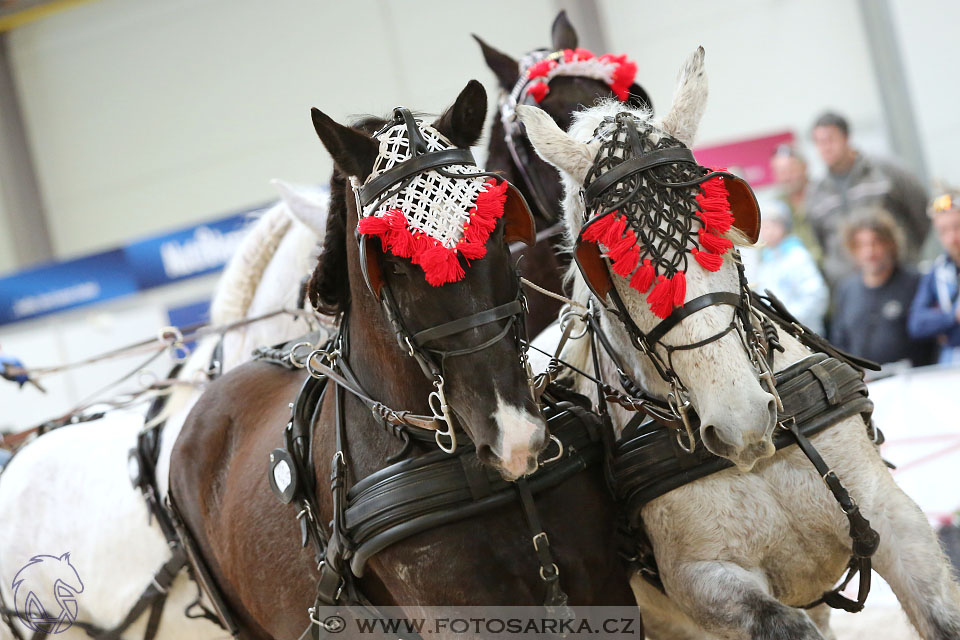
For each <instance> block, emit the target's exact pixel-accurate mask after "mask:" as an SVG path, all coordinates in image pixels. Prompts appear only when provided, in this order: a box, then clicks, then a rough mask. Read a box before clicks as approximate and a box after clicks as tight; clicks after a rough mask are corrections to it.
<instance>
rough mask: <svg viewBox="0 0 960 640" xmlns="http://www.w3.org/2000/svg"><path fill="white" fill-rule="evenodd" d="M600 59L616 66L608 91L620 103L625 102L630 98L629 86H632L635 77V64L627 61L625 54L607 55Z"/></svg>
mask: <svg viewBox="0 0 960 640" xmlns="http://www.w3.org/2000/svg"><path fill="white" fill-rule="evenodd" d="M600 59H601V60H602V61H604V62H610V63H613V64H614V65H616V66H615V67H614V70H613V77H612V78H611V81H610V90H611V91H613V93H614V95H616V96H617V99H618V100H620V102H626V101H627V98H629V97H630V85H632V84H633V79H634V78H635V77H636V75H637V63H635V62H634V61H633V60H629V59H627V56H626V55H625V54H624V55H619V56H615V55H611V54H609V53H608V54H605V55H602V56H600Z"/></svg>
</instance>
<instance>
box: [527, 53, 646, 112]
mask: <svg viewBox="0 0 960 640" xmlns="http://www.w3.org/2000/svg"><path fill="white" fill-rule="evenodd" d="M636 75H637V63H635V62H634V61H633V60H630V59H629V58H627V56H626V55H625V54H621V55H613V54H610V53H605V54H603V55H602V56H597V55H594V53H593V52H592V51H589V50H587V49H562V50H560V51H554V52H552V53H549V54H545V53H544V52H542V51H537V52H534V53H533V54H531V56H528V57H527V58H526V59H524V60H523V61H521V69H520V81H519V82H518V83H517V85H516V86H515V87H514V89H513V91H512V93H511V98H512V100H513V102H514V103H515V104H522V103H523V102H524V100H525V98H526V97H527V96H530V97H531V98H533V100H534V101H535V102H537V103H538V104H539V103H540V101H542V100H543V99H544V98H545V97H546V95H547V94H548V93H549V92H550V86H549V84H550V81H551V80H553V79H554V78H556V77H557V76H577V77H582V78H594V79H595V80H600V81H601V82H605V83H606V84H607V85H608V86H609V87H610V90H611V91H613V93H614V95H616V96H617V99H619V100H620V101H621V102H626V100H627V98H628V97H630V86H631V85H632V84H633V80H634V77H636Z"/></svg>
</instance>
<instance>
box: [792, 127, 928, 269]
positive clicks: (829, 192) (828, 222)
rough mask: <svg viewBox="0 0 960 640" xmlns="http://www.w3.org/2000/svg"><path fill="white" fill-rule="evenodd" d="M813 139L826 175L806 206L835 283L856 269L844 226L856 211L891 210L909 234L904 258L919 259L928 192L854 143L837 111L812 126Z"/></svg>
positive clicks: (825, 266)
mask: <svg viewBox="0 0 960 640" xmlns="http://www.w3.org/2000/svg"><path fill="white" fill-rule="evenodd" d="M813 141H814V143H815V144H816V146H817V151H818V152H819V154H820V157H821V158H822V159H823V161H824V163H825V164H826V165H827V169H828V171H827V175H826V176H825V177H824V178H823V179H821V180H820V181H818V182H814V183H812V184H811V185H810V187H809V188H808V190H807V199H806V211H807V218H808V220H809V221H810V224H811V226H813V230H814V232H815V233H816V235H817V240H819V242H820V245H821V246H822V247H823V261H822V267H823V270H824V274H825V275H826V277H827V281H828V282H829V283H830V284H831V285H836V284H837V283H838V282H839V281H840V280H841V279H842V278H843V277H844V276H846V275H847V274H848V273H850V271H851V270H852V268H853V264H852V262H851V260H850V256H849V255H848V254H847V252H846V250H845V247H844V246H843V240H842V231H843V228H844V226H845V225H846V223H847V222H848V221H849V219H850V215H851V213H852V212H853V211H855V210H858V209H866V208H875V207H879V208H882V209H884V210H886V211H889V212H890V214H891V215H893V219H894V220H895V221H896V222H897V224H898V225H900V227H901V228H902V229H903V232H904V234H905V236H906V238H905V240H906V244H905V245H904V252H903V253H902V254H901V260H902V261H903V262H904V263H906V264H913V263H915V262H916V260H917V257H918V255H919V253H920V248H921V247H922V246H923V241H924V239H925V238H926V237H927V232H928V231H929V230H930V220H929V218H928V217H927V215H926V209H927V194H926V190H925V189H924V188H923V185H922V184H921V183H920V181H919V180H917V179H916V178H915V177H914V176H912V175H910V174H909V173H907V172H906V171H904V170H903V169H900V168H899V167H896V166H894V165H892V164H889V163H886V162H882V161H880V160H877V159H874V158H868V157H866V156H864V155H863V154H862V153H860V152H859V151H857V150H856V149H854V148H853V147H851V146H850V126H849V125H848V124H847V121H846V120H845V119H844V118H843V117H842V116H839V115H837V114H834V113H825V114H823V115H822V116H820V117H819V118H817V120H816V122H815V123H814V125H813Z"/></svg>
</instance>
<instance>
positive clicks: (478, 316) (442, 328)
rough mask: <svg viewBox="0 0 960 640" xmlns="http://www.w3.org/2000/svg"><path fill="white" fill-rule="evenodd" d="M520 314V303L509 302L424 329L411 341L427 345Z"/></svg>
mask: <svg viewBox="0 0 960 640" xmlns="http://www.w3.org/2000/svg"><path fill="white" fill-rule="evenodd" d="M521 313H523V305H522V304H521V303H520V301H519V300H511V301H510V302H508V303H506V304H501V305H500V306H497V307H493V308H492V309H487V310H486V311H481V312H479V313H475V314H473V315H470V316H467V317H465V318H458V319H456V320H451V321H450V322H445V323H443V324H441V325H437V326H436V327H431V328H430V329H424V330H423V331H420V332H419V333H415V334H413V337H412V341H413V342H414V344H418V345H423V344H427V343H429V342H433V341H435V340H439V339H441V338H446V337H448V336H452V335H456V334H458V333H463V332H464V331H467V330H468V329H474V328H476V327H482V326H483V325H487V324H490V323H492V322H496V321H498V320H503V319H504V318H509V317H511V316H515V315H518V314H521Z"/></svg>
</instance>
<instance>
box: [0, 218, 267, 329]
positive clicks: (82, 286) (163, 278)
mask: <svg viewBox="0 0 960 640" xmlns="http://www.w3.org/2000/svg"><path fill="white" fill-rule="evenodd" d="M259 209H260V207H258V208H256V209H251V210H249V211H244V212H242V213H237V214H233V215H230V216H227V217H225V218H221V219H220V220H216V221H214V222H208V223H206V224H201V225H197V226H194V227H189V228H186V229H180V230H178V231H173V232H171V233H166V234H163V235H160V236H156V237H153V238H147V239H144V240H138V241H135V242H131V243H130V244H128V245H127V246H125V247H123V248H122V249H113V250H111V251H106V252H103V253H98V254H95V255H92V256H87V257H85V258H79V259H77V260H68V261H64V262H55V263H51V264H47V265H42V266H39V267H35V268H32V269H27V270H24V271H20V272H18V273H15V274H13V275H9V276H6V277H3V278H0V325H3V324H9V323H11V322H18V321H20V320H27V319H29V318H36V317H39V316H43V315H47V314H51V313H57V312H59V311H66V310H67V309H73V308H75V307H81V306H84V305H89V304H94V303H97V302H103V301H104V300H110V299H112V298H118V297H120V296H125V295H129V294H131V293H136V292H137V291H142V290H144V289H150V288H153V287H159V286H162V285H165V284H169V283H171V282H178V281H180V280H185V279H187V278H193V277H195V276H201V275H205V274H208V273H213V272H216V271H219V270H220V269H222V268H223V266H224V265H225V264H226V263H227V261H228V260H229V259H230V256H232V255H233V252H234V251H235V250H236V248H237V247H238V246H239V244H240V241H241V240H242V239H243V234H244V231H245V225H246V223H247V222H248V221H249V219H250V218H249V215H250V213H252V212H254V211H257V210H259Z"/></svg>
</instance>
